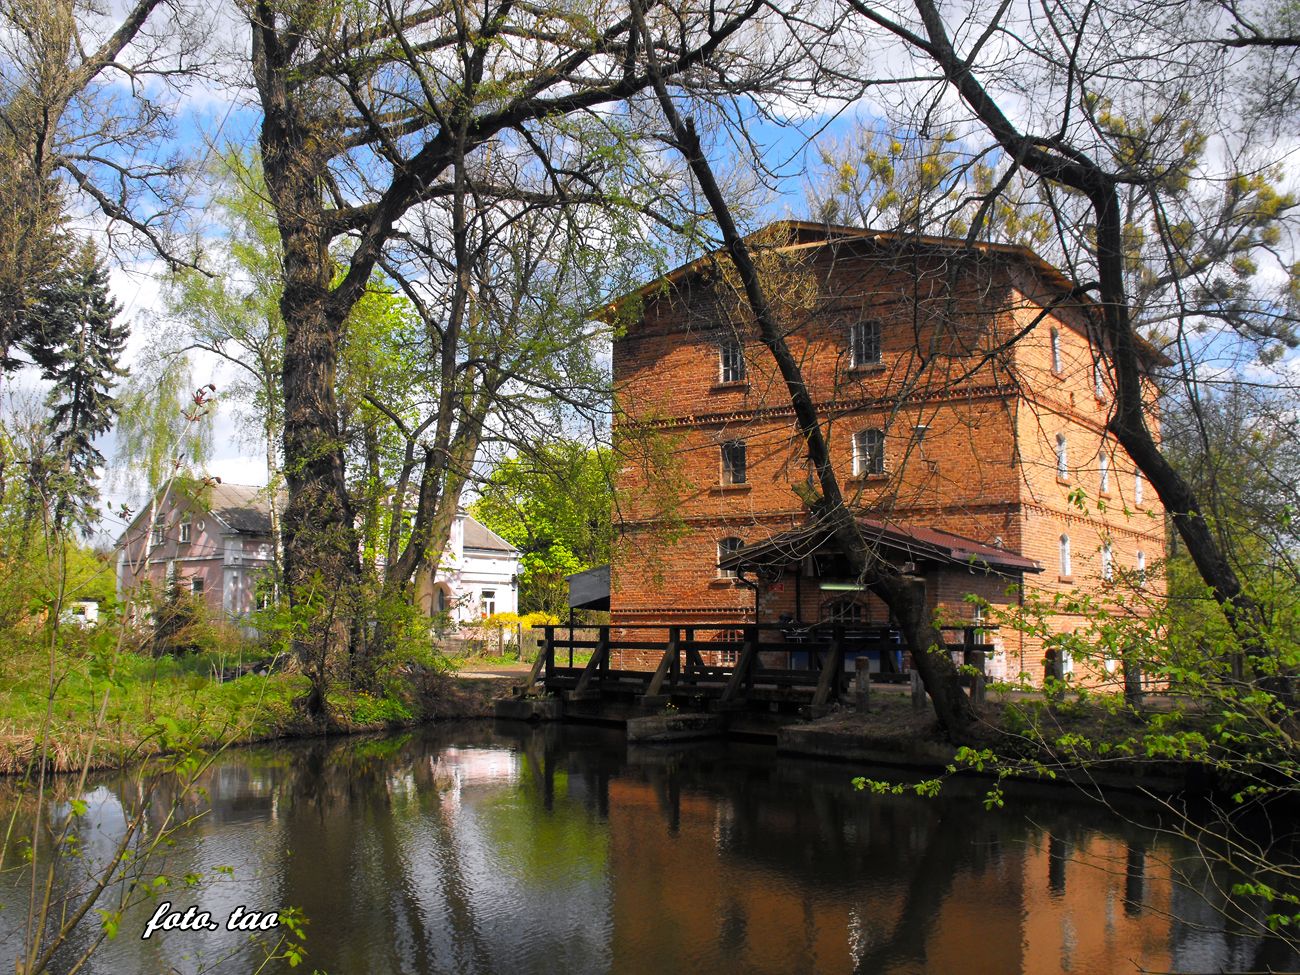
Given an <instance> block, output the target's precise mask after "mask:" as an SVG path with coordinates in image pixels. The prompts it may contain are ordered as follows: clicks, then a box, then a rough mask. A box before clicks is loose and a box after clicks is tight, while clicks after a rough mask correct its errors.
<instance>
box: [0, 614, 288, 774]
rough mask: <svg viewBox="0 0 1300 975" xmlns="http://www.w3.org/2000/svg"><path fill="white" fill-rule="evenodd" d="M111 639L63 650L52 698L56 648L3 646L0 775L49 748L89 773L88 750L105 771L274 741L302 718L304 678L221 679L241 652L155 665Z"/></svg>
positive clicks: (12, 637)
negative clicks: (167, 755) (166, 754)
mask: <svg viewBox="0 0 1300 975" xmlns="http://www.w3.org/2000/svg"><path fill="white" fill-rule="evenodd" d="M105 642H106V640H104V639H103V638H98V639H97V638H96V636H94V635H86V634H73V636H72V638H71V639H70V640H69V641H68V645H66V646H64V647H62V648H60V649H59V650H58V651H57V652H56V655H55V660H54V674H55V685H56V686H55V691H54V695H53V699H52V700H51V698H50V693H49V691H50V672H51V666H50V656H49V650H48V648H47V647H42V646H41V644H40V638H39V636H28V637H24V635H21V634H16V633H11V634H7V635H6V637H5V638H3V639H0V652H3V654H4V658H3V662H2V663H0V772H3V773H14V772H21V771H22V770H24V769H25V768H26V767H27V765H28V763H29V761H30V760H31V758H32V757H33V755H34V754H35V753H36V752H37V751H38V750H39V749H40V747H41V745H42V744H43V745H44V746H45V751H46V753H47V756H48V758H47V761H49V762H50V763H51V764H52V765H53V766H54V767H55V768H56V769H66V768H76V767H78V766H80V764H81V763H82V762H83V761H84V760H85V758H86V755H87V752H90V753H91V759H92V764H94V765H96V766H104V765H121V764H125V763H128V762H131V761H133V760H135V759H139V758H144V757H147V756H149V755H153V754H158V753H159V752H163V751H172V750H176V749H180V748H184V747H188V746H198V747H212V746H214V745H216V744H220V743H225V742H241V741H256V740H261V739H265V738H272V737H276V736H277V735H281V734H284V733H286V732H287V731H289V730H290V729H291V728H292V727H293V726H294V725H295V724H296V723H297V722H298V721H299V718H298V714H297V711H296V709H295V708H294V706H293V703H292V702H293V701H294V699H295V698H298V697H300V696H302V694H303V693H304V692H305V691H306V689H307V681H306V678H304V677H301V676H299V675H296V674H290V673H284V672H280V673H274V674H271V675H269V676H265V677H259V676H257V675H255V674H251V673H250V674H246V675H245V676H241V677H237V678H235V679H232V680H222V679H220V675H221V673H222V670H223V669H224V668H227V667H231V666H232V665H234V664H235V663H236V661H237V659H238V655H237V654H223V653H197V654H190V655H186V656H184V657H157V658H155V657H151V656H143V655H140V654H136V653H130V652H121V653H117V654H114V653H112V652H111V651H110V650H108V649H106V648H105V647H104V646H102V644H103V643H105ZM248 660H249V658H248V656H247V655H245V656H244V661H245V662H248ZM105 697H107V703H106V704H105ZM101 709H102V714H103V720H102V722H101V721H100V720H99V716H100V713H101ZM47 710H48V713H49V721H48V725H47V721H46V717H47ZM47 727H48V732H47V731H46V729H47ZM43 736H44V738H43Z"/></svg>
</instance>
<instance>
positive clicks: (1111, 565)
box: [1101, 542, 1115, 582]
mask: <svg viewBox="0 0 1300 975" xmlns="http://www.w3.org/2000/svg"><path fill="white" fill-rule="evenodd" d="M1101 578H1102V581H1103V582H1114V581H1115V550H1114V549H1112V548H1111V546H1110V542H1102V543H1101Z"/></svg>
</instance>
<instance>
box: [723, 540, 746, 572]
mask: <svg viewBox="0 0 1300 975" xmlns="http://www.w3.org/2000/svg"><path fill="white" fill-rule="evenodd" d="M744 547H745V540H744V539H742V538H735V537H731V538H720V539H718V561H719V562H721V561H722V560H723V559H725V558H726V557H727V556H728V555H731V554H732V553H733V552H738V551H740V550H741V549H742V548H744ZM718 578H719V579H734V578H736V570H735V569H723V568H721V567H719V568H718Z"/></svg>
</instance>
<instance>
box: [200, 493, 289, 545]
mask: <svg viewBox="0 0 1300 975" xmlns="http://www.w3.org/2000/svg"><path fill="white" fill-rule="evenodd" d="M200 500H201V502H202V503H203V504H204V505H205V506H206V507H207V509H208V511H210V512H211V513H212V514H213V515H215V516H216V517H217V518H218V519H219V520H220V521H221V522H222V523H223V524H225V525H226V526H227V527H228V528H230V529H231V530H233V531H237V532H239V533H240V534H243V535H269V534H270V533H271V505H270V502H269V499H268V498H267V495H266V488H264V487H257V486H256V485H253V484H225V483H222V484H214V485H212V486H211V487H210V488H206V489H205V490H204V491H203V492H202V497H201V499H200Z"/></svg>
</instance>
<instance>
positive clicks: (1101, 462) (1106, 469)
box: [1097, 447, 1110, 494]
mask: <svg viewBox="0 0 1300 975" xmlns="http://www.w3.org/2000/svg"><path fill="white" fill-rule="evenodd" d="M1097 472H1098V478H1097V490H1098V491H1099V492H1100V493H1101V494H1109V493H1110V455H1109V454H1107V453H1106V448H1105V447H1102V448H1101V453H1099V454H1098V455H1097Z"/></svg>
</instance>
